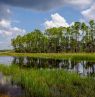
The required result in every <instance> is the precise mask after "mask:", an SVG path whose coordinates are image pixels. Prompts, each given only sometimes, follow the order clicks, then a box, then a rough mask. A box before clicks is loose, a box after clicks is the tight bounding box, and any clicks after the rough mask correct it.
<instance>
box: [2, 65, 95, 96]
mask: <svg viewBox="0 0 95 97" xmlns="http://www.w3.org/2000/svg"><path fill="white" fill-rule="evenodd" d="M0 71H1V72H3V73H4V74H6V75H9V74H10V75H11V76H12V78H13V83H14V84H17V85H20V86H21V87H22V88H23V89H24V90H25V91H26V95H28V96H27V97H95V92H94V91H95V83H94V81H95V79H94V78H91V77H80V76H79V75H77V74H75V73H71V72H67V71H64V70H58V69H24V68H19V67H18V66H15V65H12V66H8V67H6V66H3V65H0Z"/></svg>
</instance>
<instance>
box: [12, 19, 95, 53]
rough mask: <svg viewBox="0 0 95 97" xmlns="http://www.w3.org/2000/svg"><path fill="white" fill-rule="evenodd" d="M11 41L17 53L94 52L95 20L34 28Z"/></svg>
mask: <svg viewBox="0 0 95 97" xmlns="http://www.w3.org/2000/svg"><path fill="white" fill-rule="evenodd" d="M11 43H12V46H13V48H14V50H15V52H19V53H20V52H22V53H25V52H27V53H57V52H95V22H94V20H90V22H89V23H88V24H85V23H84V22H82V23H81V22H75V23H74V24H73V25H71V26H69V27H59V28H50V29H47V30H45V31H44V32H41V31H40V30H38V29H36V30H34V31H33V32H31V33H28V34H26V35H24V36H20V35H18V36H17V37H16V38H15V39H12V40H11Z"/></svg>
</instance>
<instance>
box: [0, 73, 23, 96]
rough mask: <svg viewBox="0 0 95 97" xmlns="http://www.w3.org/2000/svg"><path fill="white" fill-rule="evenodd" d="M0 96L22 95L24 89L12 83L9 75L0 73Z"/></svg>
mask: <svg viewBox="0 0 95 97" xmlns="http://www.w3.org/2000/svg"><path fill="white" fill-rule="evenodd" d="M0 97H24V90H23V89H22V88H21V87H20V86H17V85H13V84H12V79H11V76H4V75H3V74H2V73H0Z"/></svg>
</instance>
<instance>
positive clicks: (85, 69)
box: [0, 56, 95, 76]
mask: <svg viewBox="0 0 95 97" xmlns="http://www.w3.org/2000/svg"><path fill="white" fill-rule="evenodd" d="M0 64H5V65H11V64H12V65H14V64H17V65H18V66H20V67H25V68H37V69H44V68H48V69H64V70H67V71H69V72H76V73H78V74H80V75H83V76H93V75H94V74H95V62H93V61H92V62H91V61H87V60H84V61H83V60H80V61H76V60H73V61H71V60H70V59H68V60H64V59H63V60H56V59H43V58H32V57H10V56H6V57H0Z"/></svg>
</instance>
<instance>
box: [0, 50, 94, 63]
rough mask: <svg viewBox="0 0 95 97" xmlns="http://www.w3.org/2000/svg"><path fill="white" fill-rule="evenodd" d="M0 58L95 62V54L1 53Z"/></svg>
mask: <svg viewBox="0 0 95 97" xmlns="http://www.w3.org/2000/svg"><path fill="white" fill-rule="evenodd" d="M0 56H20V57H34V58H47V59H71V60H76V61H77V60H88V61H95V53H11V52H3V53H2V52H1V53H0Z"/></svg>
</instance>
